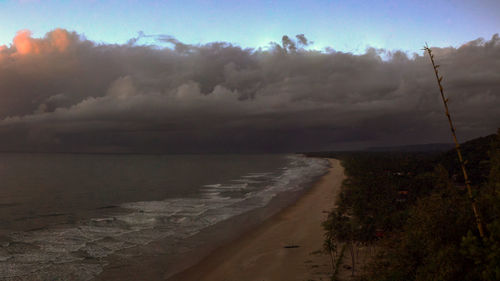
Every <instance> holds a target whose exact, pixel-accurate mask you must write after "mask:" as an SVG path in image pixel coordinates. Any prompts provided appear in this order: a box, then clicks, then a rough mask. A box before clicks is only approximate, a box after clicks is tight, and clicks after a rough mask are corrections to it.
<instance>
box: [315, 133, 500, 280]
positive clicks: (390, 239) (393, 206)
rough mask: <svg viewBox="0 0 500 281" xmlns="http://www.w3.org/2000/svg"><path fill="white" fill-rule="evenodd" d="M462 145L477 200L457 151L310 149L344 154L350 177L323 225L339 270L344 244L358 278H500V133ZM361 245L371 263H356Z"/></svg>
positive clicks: (323, 154)
mask: <svg viewBox="0 0 500 281" xmlns="http://www.w3.org/2000/svg"><path fill="white" fill-rule="evenodd" d="M499 133H500V130H499ZM461 150H462V154H463V156H464V159H465V161H466V169H467V172H468V174H469V178H470V183H471V186H472V198H469V196H468V195H467V189H466V188H465V183H464V177H463V175H462V171H461V169H460V165H459V161H458V158H457V153H456V151H455V149H453V150H450V151H447V152H444V153H443V152H427V153H426V152H397V151H392V152H318V153H309V154H307V155H308V156H316V157H317V156H321V157H332V158H337V159H340V160H341V161H342V164H343V166H344V168H345V173H346V176H347V178H346V180H345V181H344V182H343V186H342V190H341V193H340V196H339V197H338V202H336V207H335V208H334V209H333V210H332V211H331V212H330V213H329V214H328V219H327V220H326V221H325V222H324V223H323V228H324V230H325V243H324V245H325V251H326V252H329V253H330V254H331V257H332V272H334V273H335V272H336V271H337V270H338V268H337V269H336V268H335V267H339V266H340V262H338V261H337V262H336V264H335V263H334V260H335V258H337V259H338V258H339V257H338V255H336V254H337V253H338V251H339V249H340V246H342V247H343V248H344V249H346V259H344V261H345V260H349V261H350V264H349V268H352V274H353V279H354V280H379V281H382V280H384V281H389V280H391V281H392V280H394V281H396V280H500V217H499V215H500V138H499V134H498V133H497V134H492V135H489V136H487V137H481V138H477V139H474V140H471V141H468V142H466V143H463V144H462V145H461ZM472 201H474V202H475V204H476V205H477V206H478V211H479V216H480V220H481V225H482V227H483V229H484V230H485V231H484V235H483V237H481V236H480V234H479V232H478V226H477V224H476V220H475V217H474V213H473V211H472V208H471V205H472V204H471V203H472ZM360 247H364V248H367V247H368V248H369V249H370V253H373V254H371V255H370V258H369V261H368V262H365V263H360V262H358V261H357V258H358V256H357V254H356V252H357V249H359V248H360ZM372 250H373V251H372ZM347 257H349V258H347ZM344 263H345V262H344ZM359 266H362V267H363V268H362V269H358V268H356V267H359ZM355 269H356V270H357V271H355ZM355 272H356V274H355ZM335 279H336V277H335V274H332V280H335Z"/></svg>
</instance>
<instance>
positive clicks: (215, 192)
mask: <svg viewBox="0 0 500 281" xmlns="http://www.w3.org/2000/svg"><path fill="white" fill-rule="evenodd" d="M326 169H327V162H326V161H323V160H320V159H312V158H305V157H302V156H289V164H288V166H287V168H286V169H284V170H282V171H281V172H280V173H278V174H273V173H249V174H247V175H243V176H242V178H241V179H238V181H233V183H227V184H223V183H216V184H208V185H204V186H202V187H201V188H200V190H199V196H198V197H193V198H170V199H166V200H161V201H142V202H130V203H125V204H122V205H121V206H120V207H122V208H125V209H128V210H129V212H126V213H123V214H120V215H116V216H112V217H100V218H92V219H90V220H88V221H86V222H82V223H79V224H77V225H74V226H72V227H66V228H51V229H40V230H35V231H30V232H17V233H11V234H10V235H9V239H10V242H8V243H4V244H3V245H2V246H1V247H0V280H54V279H58V280H69V279H71V280H90V279H92V278H93V277H94V276H96V275H97V274H99V272H101V271H102V268H103V267H104V266H105V265H106V259H105V258H106V257H107V256H109V255H110V254H112V253H114V252H116V251H118V250H121V249H125V248H129V247H134V246H137V245H145V244H147V243H150V242H151V241H154V240H157V239H162V238H166V237H171V238H172V239H184V238H187V237H190V236H192V235H194V234H196V233H198V232H199V231H201V230H202V229H203V228H205V227H208V226H211V225H214V224H216V223H218V222H221V221H223V220H226V219H228V218H230V217H232V216H235V215H238V214H241V213H244V212H247V211H249V210H251V209H254V208H258V207H262V206H265V205H266V204H268V203H269V201H270V200H271V199H272V198H273V197H274V196H276V194H278V193H280V192H283V191H289V190H297V189H300V188H303V187H304V184H306V183H308V182H310V181H311V180H312V179H313V178H314V177H317V176H319V175H321V174H323V173H324V172H325V171H326ZM263 183H266V184H264V185H263ZM89 260H90V261H92V262H89ZM68 278H69V279H68Z"/></svg>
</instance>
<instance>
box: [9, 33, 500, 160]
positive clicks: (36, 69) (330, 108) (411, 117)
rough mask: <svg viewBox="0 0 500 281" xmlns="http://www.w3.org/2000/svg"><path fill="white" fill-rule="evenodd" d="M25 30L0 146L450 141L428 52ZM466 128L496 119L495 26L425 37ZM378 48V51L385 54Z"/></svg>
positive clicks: (301, 40)
mask: <svg viewBox="0 0 500 281" xmlns="http://www.w3.org/2000/svg"><path fill="white" fill-rule="evenodd" d="M143 36H146V35H144V34H142V33H141V34H140V35H139V37H138V38H133V39H131V40H130V41H129V43H128V44H126V45H104V44H97V43H95V42H91V41H88V40H86V39H85V38H83V37H82V36H80V35H79V34H77V33H75V32H69V31H66V30H63V29H56V30H53V31H51V32H49V33H47V34H46V35H45V37H44V38H33V37H32V36H31V33H30V32H29V31H20V32H18V34H17V35H16V36H15V38H14V40H13V43H12V44H11V45H10V46H0V150H16V151H18V150H29V151H33V150H35V151H81V152H179V153H180V152H239V151H242V152H250V151H263V152H264V151H266V152H267V151H277V152H278V151H297V150H321V149H348V148H359V147H363V146H372V145H393V144H409V143H423V142H448V141H449V140H450V136H449V129H448V128H447V123H446V119H445V116H444V114H443V109H442V104H441V101H440V97H439V95H438V92H437V86H436V82H435V77H434V76H433V75H434V73H433V71H432V67H431V66H430V64H429V60H428V58H427V57H424V56H421V55H416V54H415V55H413V57H408V56H407V55H406V54H404V53H401V52H397V51H396V52H390V51H387V50H376V49H368V50H367V51H366V53H365V54H362V55H353V54H350V53H342V52H336V51H334V50H333V49H329V50H326V51H323V52H320V51H311V50H306V49H304V48H305V47H306V46H307V45H309V44H311V43H312V42H310V41H309V40H308V39H307V38H306V37H305V36H304V35H297V36H296V37H295V38H291V37H288V36H283V38H282V42H281V43H279V44H278V43H272V44H270V47H269V48H267V49H259V50H253V49H242V48H240V47H238V46H234V45H231V44H229V43H225V42H215V43H210V44H206V45H188V44H184V43H182V42H179V41H178V40H176V39H175V38H172V37H170V36H156V39H157V40H159V41H161V42H164V43H167V44H169V45H168V47H158V46H139V45H135V44H136V43H137V41H138V40H140V38H141V37H143ZM433 51H434V54H435V56H436V59H437V61H438V63H439V64H440V65H441V68H440V70H441V72H442V74H443V75H444V77H445V79H444V81H443V83H444V88H445V91H446V93H447V94H448V95H449V97H450V110H451V111H452V115H453V117H454V119H455V121H456V127H457V131H458V134H459V136H460V138H461V139H462V140H465V139H468V138H472V137H476V136H479V135H484V134H489V133H493V132H494V131H495V130H496V128H497V127H499V126H500V114H499V112H500V111H499V110H498V109H499V108H500V72H499V71H498V70H499V69H500V38H499V36H498V35H495V36H493V37H492V38H491V39H490V40H488V41H485V40H482V39H478V40H474V41H471V42H469V43H467V44H464V45H463V46H461V47H459V48H433ZM382 57H383V58H384V59H382Z"/></svg>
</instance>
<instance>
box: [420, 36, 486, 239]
mask: <svg viewBox="0 0 500 281" xmlns="http://www.w3.org/2000/svg"><path fill="white" fill-rule="evenodd" d="M424 50H425V51H426V52H427V53H428V54H429V57H430V59H431V62H432V67H433V68H434V74H436V79H437V83H438V85H439V92H440V93H441V99H442V100H443V104H444V110H445V113H446V117H448V123H450V129H451V134H452V135H453V141H454V142H455V150H456V151H457V154H458V160H459V161H460V166H461V168H462V173H463V175H464V180H465V185H466V186H467V193H468V195H469V199H470V200H471V205H472V211H473V212H474V217H475V219H476V224H477V229H478V231H479V235H480V236H481V238H484V229H483V223H482V222H481V216H480V215H479V210H478V208H477V206H476V201H475V199H474V195H473V194H472V188H471V185H470V180H469V176H468V175H467V170H466V169H465V164H466V162H465V161H464V159H463V157H462V152H461V151H460V144H459V143H458V141H457V136H456V134H455V127H454V126H453V121H452V120H451V115H450V112H449V110H448V99H447V98H446V97H445V95H444V91H443V86H442V84H441V81H443V76H439V72H438V68H439V65H438V64H436V63H435V61H434V55H433V54H432V50H431V49H430V48H429V46H428V45H427V44H425V47H424Z"/></svg>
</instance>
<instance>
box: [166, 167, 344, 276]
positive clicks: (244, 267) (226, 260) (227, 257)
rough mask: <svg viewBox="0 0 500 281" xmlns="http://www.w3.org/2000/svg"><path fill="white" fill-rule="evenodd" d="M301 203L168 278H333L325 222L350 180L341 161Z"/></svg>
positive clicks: (301, 198) (330, 169) (287, 208)
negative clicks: (324, 249) (325, 251)
mask: <svg viewBox="0 0 500 281" xmlns="http://www.w3.org/2000/svg"><path fill="white" fill-rule="evenodd" d="M329 162H330V168H329V170H328V172H327V173H326V174H325V175H324V176H322V177H321V178H320V179H319V180H318V181H317V182H316V183H315V184H314V186H313V187H312V188H311V189H309V190H308V191H307V192H305V193H304V194H303V195H302V196H301V197H300V198H299V199H298V200H297V201H296V202H295V203H293V204H291V205H290V206H288V207H286V208H284V209H283V210H281V211H279V212H278V213H276V214H275V215H273V216H272V217H270V218H268V219H267V220H265V221H263V222H262V224H260V225H257V226H255V227H252V228H251V229H249V230H248V231H247V232H245V233H244V234H242V235H241V236H240V237H237V238H236V239H234V240H233V241H230V242H227V243H225V244H222V246H220V247H219V248H217V249H215V250H214V251H212V252H211V253H210V254H208V256H206V257H205V258H203V259H201V261H200V262H198V263H197V264H195V265H194V266H191V267H189V268H187V269H186V270H184V271H182V272H180V273H178V274H176V275H174V276H171V277H168V276H166V278H167V277H168V278H167V279H165V280H167V281H189V280H206V281H211V280H214V281H221V280H240V281H243V280H249V281H250V280H309V279H316V278H318V277H326V278H328V277H329V274H330V268H331V267H330V264H329V259H328V257H327V255H323V254H322V253H321V251H322V247H323V229H322V227H321V222H323V221H324V220H325V219H326V217H327V212H329V211H330V210H331V209H332V208H333V207H334V204H335V200H336V198H337V195H338V193H339V192H340V187H341V184H342V181H343V179H344V178H345V175H344V173H343V168H342V166H341V165H340V161H339V160H336V159H329Z"/></svg>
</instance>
